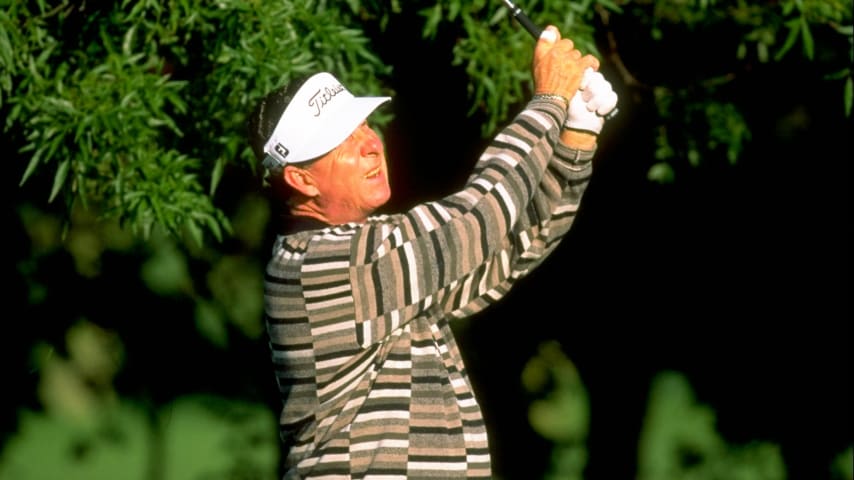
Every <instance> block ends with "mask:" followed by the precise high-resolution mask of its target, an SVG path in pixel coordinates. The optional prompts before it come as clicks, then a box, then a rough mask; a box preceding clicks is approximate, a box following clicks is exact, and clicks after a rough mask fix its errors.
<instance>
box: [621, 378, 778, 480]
mask: <svg viewBox="0 0 854 480" xmlns="http://www.w3.org/2000/svg"><path fill="white" fill-rule="evenodd" d="M637 478H638V480H656V479H661V478H667V479H670V480H683V479H684V480H701V479H702V480H724V479H729V480H783V479H785V478H787V476H786V466H785V463H784V461H783V457H782V454H781V452H780V448H779V446H778V445H776V444H773V443H769V442H754V443H751V444H749V445H734V444H732V443H730V442H727V440H726V439H725V438H723V437H722V436H721V435H720V434H719V433H718V431H717V427H716V415H715V412H714V410H713V409H712V408H711V407H709V406H707V405H701V404H698V403H697V401H696V399H695V398H694V393H693V390H692V388H691V385H690V383H689V381H688V379H687V378H685V376H684V375H682V374H680V373H677V372H668V371H665V372H661V373H659V374H658V375H657V376H656V378H655V379H654V380H653V383H652V385H651V387H650V393H649V400H648V404H647V413H646V417H645V418H644V424H643V430H642V432H641V437H640V441H639V448H638V474H637Z"/></svg>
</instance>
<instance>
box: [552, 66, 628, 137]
mask: <svg viewBox="0 0 854 480" xmlns="http://www.w3.org/2000/svg"><path fill="white" fill-rule="evenodd" d="M616 108H617V94H616V93H614V90H613V89H612V88H611V83H610V82H608V81H607V80H605V77H604V76H603V75H602V74H601V73H599V72H597V71H594V70H593V69H592V68H588V69H587V70H585V71H584V78H582V79H581V86H580V87H578V91H577V92H575V95H573V96H572V100H570V102H569V116H568V117H567V119H566V123H564V126H565V127H566V128H571V129H573V130H584V131H588V132H593V133H595V134H597V135H598V134H599V132H601V131H602V126H603V125H605V119H606V118H609V116H613V114H614V113H616ZM609 114H610V115H609Z"/></svg>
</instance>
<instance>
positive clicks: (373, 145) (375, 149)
mask: <svg viewBox="0 0 854 480" xmlns="http://www.w3.org/2000/svg"><path fill="white" fill-rule="evenodd" d="M360 134H361V135H360V136H361V137H362V138H360V142H359V154H360V155H361V156H363V157H367V156H369V155H379V154H380V152H382V149H383V145H382V142H380V138H379V137H378V136H377V134H376V133H374V131H373V130H371V129H370V128H361V129H360Z"/></svg>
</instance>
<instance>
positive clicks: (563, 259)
mask: <svg viewBox="0 0 854 480" xmlns="http://www.w3.org/2000/svg"><path fill="white" fill-rule="evenodd" d="M397 20H398V21H393V22H390V25H391V27H390V30H389V32H387V35H388V37H387V41H385V42H378V43H381V44H384V45H386V50H384V51H380V54H381V55H382V56H383V58H384V59H386V62H387V63H389V64H391V65H393V66H394V76H393V85H392V86H393V88H395V89H396V92H397V93H396V96H395V98H394V101H393V102H394V103H393V105H394V107H393V108H394V109H395V115H396V117H395V121H394V122H393V123H392V124H391V125H390V127H389V128H388V129H387V131H386V134H385V136H386V140H387V148H388V156H389V158H390V169H391V176H392V182H393V183H392V189H393V192H394V193H393V200H392V202H391V205H390V207H391V208H395V209H396V208H405V207H407V206H409V205H411V204H412V203H414V202H417V201H421V200H426V199H430V198H433V197H435V196H436V195H439V194H444V193H449V192H451V191H453V189H454V188H456V187H459V186H461V185H462V182H463V181H464V179H465V177H466V175H467V174H468V171H469V169H470V168H471V166H472V165H473V163H474V161H475V160H476V157H477V154H478V153H479V152H480V150H481V149H482V148H483V146H484V144H485V143H484V140H483V139H481V138H480V135H479V121H480V119H479V118H478V115H477V114H475V115H473V116H467V114H466V112H467V110H468V105H469V103H468V101H467V98H466V93H465V92H466V90H465V82H466V78H465V77H464V73H463V72H462V70H461V69H459V68H455V67H451V66H450V65H451V58H452V57H451V55H452V54H451V48H452V45H453V42H454V32H444V35H442V34H440V35H439V41H438V42H437V43H436V46H435V47H433V48H429V49H425V48H424V42H423V40H422V39H421V37H420V29H419V28H417V27H416V26H415V25H410V24H408V23H407V21H406V20H407V19H405V18H401V19H397ZM409 20H410V21H412V22H413V23H415V22H414V21H413V20H412V19H409ZM612 27H613V28H614V30H613V31H614V33H615V34H616V35H617V38H618V39H623V40H626V39H632V41H625V42H621V43H620V45H622V46H623V48H624V49H623V50H621V51H620V52H619V53H620V55H621V58H622V60H623V61H624V62H625V63H626V65H627V67H628V68H630V69H632V70H633V71H634V72H635V73H636V74H638V73H640V74H641V75H647V76H648V77H650V78H649V80H652V81H654V80H655V79H656V78H670V77H677V78H680V79H682V80H684V81H685V82H690V81H692V74H694V73H697V72H706V71H708V69H710V68H713V66H714V62H716V61H719V62H722V63H723V62H725V61H727V60H728V59H729V60H731V57H732V56H733V55H734V54H733V52H734V49H733V48H734V47H733V46H732V45H730V44H727V42H726V41H725V40H724V41H719V40H715V41H713V39H710V38H703V37H697V36H693V35H692V34H690V32H676V33H672V35H680V34H681V35H683V38H681V39H677V40H676V41H673V40H674V38H673V37H672V36H671V37H669V40H670V42H669V45H676V46H678V47H677V48H678V50H679V52H669V51H662V50H661V49H659V48H658V47H659V46H658V45H653V44H651V43H650V42H647V43H644V41H643V40H638V38H642V37H638V36H637V35H634V32H632V29H631V26H630V21H629V19H626V20H625V21H623V22H622V23H620V22H619V21H618V22H615V23H613V24H612ZM716 33H720V32H716ZM718 38H724V39H725V38H727V37H726V36H723V37H718ZM443 42H445V43H444V44H443ZM722 44H723V45H722ZM714 46H717V47H718V48H717V49H715V48H714ZM680 52H681V53H680ZM497 54H500V53H497ZM716 55H717V58H716ZM795 62H797V61H795ZM802 63H803V64H802V65H795V66H793V65H792V64H791V63H789V64H786V65H775V64H763V65H753V66H752V67H751V68H750V69H749V70H745V71H743V72H739V78H738V80H739V81H738V82H737V85H736V86H734V87H732V88H731V89H730V92H729V94H730V95H731V97H732V101H733V102H735V103H738V104H739V105H741V106H742V107H743V108H744V109H745V110H744V115H745V116H746V117H747V121H748V123H749V125H750V126H751V130H752V140H751V141H750V142H749V143H748V144H747V146H746V148H745V150H744V152H743V153H742V155H741V157H740V159H739V161H738V163H737V164H736V165H729V164H727V163H725V162H723V163H720V164H714V163H705V164H702V165H700V166H699V167H691V166H688V165H687V160H686V161H684V163H685V165H675V169H676V181H675V182H674V183H672V184H667V185H659V184H656V183H653V182H651V181H650V180H648V179H647V178H646V174H647V171H648V169H649V167H650V166H651V165H652V164H653V163H654V156H653V153H654V148H655V145H654V143H653V139H654V136H655V131H654V130H653V128H654V125H655V124H656V122H657V119H656V117H655V111H654V103H653V98H652V95H651V93H650V92H649V91H645V90H643V89H641V88H629V87H627V86H625V85H623V84H621V79H620V77H619V76H618V75H616V74H615V73H614V70H613V67H614V66H613V65H612V64H610V63H608V61H607V60H606V61H604V62H603V65H602V71H603V72H604V73H605V75H606V77H607V78H608V79H609V80H611V82H612V84H613V86H614V88H615V90H616V91H617V92H618V94H619V95H620V104H619V107H620V113H619V115H618V116H617V117H616V118H615V119H614V120H611V121H609V122H608V123H607V124H606V126H605V128H604V130H603V132H602V135H601V136H600V146H599V151H598V156H597V159H596V169H595V174H594V178H593V181H592V182H591V184H590V186H589V189H588V192H587V194H586V196H585V198H584V201H583V204H582V209H581V211H580V213H579V215H578V218H577V220H576V224H575V226H574V228H573V230H572V231H571V233H570V234H569V235H568V237H567V238H566V240H565V241H564V243H563V244H562V245H561V246H560V247H559V248H558V250H557V251H556V252H555V253H554V254H553V257H552V258H550V259H549V261H547V262H546V263H545V264H544V265H543V266H542V267H541V268H540V269H539V270H538V271H536V272H534V273H533V274H532V275H530V276H529V277H528V278H527V279H525V280H523V281H522V282H520V283H519V285H518V286H517V288H516V289H515V290H514V291H512V292H511V293H510V294H509V295H508V296H507V297H505V298H504V299H503V301H502V302H500V303H499V304H497V305H495V306H493V307H492V308H491V309H488V310H487V311H485V312H483V313H481V314H480V315H478V316H477V317H475V318H473V319H472V320H471V321H470V322H469V324H468V325H466V326H465V328H464V334H463V335H461V338H460V344H461V345H460V346H461V349H462V350H463V354H464V356H465V358H466V361H467V367H468V369H469V372H470V375H471V377H472V379H473V382H474V383H475V386H476V388H477V390H478V394H479V399H480V402H481V404H482V406H483V409H484V414H485V416H486V419H487V422H488V423H489V425H490V429H491V434H492V437H491V438H492V440H491V444H492V448H493V457H494V460H493V462H494V464H495V469H496V472H497V473H498V474H499V475H501V476H502V477H505V478H520V479H521V478H537V473H539V469H541V468H545V466H546V465H547V464H548V449H547V444H546V443H545V442H544V441H543V440H542V439H540V438H539V437H538V436H537V435H536V434H535V433H533V432H532V431H531V429H530V426H529V424H528V422H527V406H528V403H527V400H528V399H527V397H526V394H525V393H524V391H523V390H522V387H521V384H520V381H519V378H520V374H521V371H522V367H523V366H524V363H525V362H526V361H527V359H529V358H530V357H531V356H532V355H533V354H534V353H535V351H536V347H537V344H538V343H539V342H540V341H542V340H544V339H551V338H556V339H558V340H559V341H560V343H561V344H562V346H563V347H564V351H565V352H566V354H567V355H568V356H569V357H570V359H571V360H572V361H573V362H574V363H575V364H576V366H577V367H578V368H579V371H580V374H581V376H582V379H583V381H584V382H585V386H586V388H587V389H588V392H589V395H590V402H591V409H592V410H591V412H592V413H591V430H590V432H591V433H590V442H589V445H588V446H589V454H590V458H589V463H588V469H587V472H586V473H587V475H586V476H587V478H591V479H596V478H632V477H633V476H634V474H635V468H636V458H637V441H638V434H639V430H640V428H641V422H642V419H643V415H644V413H645V410H646V404H645V402H646V398H647V395H648V393H649V387H650V382H651V380H652V378H653V377H654V375H655V374H656V373H658V372H660V371H663V370H675V371H678V372H682V373H684V374H686V375H687V377H688V379H689V381H690V382H691V384H692V386H693V388H694V390H695V393H696V395H697V399H698V401H699V402H701V403H704V404H707V405H709V406H710V407H712V408H713V409H714V410H715V411H716V413H717V427H718V429H719V432H720V433H721V435H722V436H723V437H724V438H725V439H726V440H727V441H729V442H731V443H734V444H748V443H750V442H752V441H768V442H774V443H777V444H779V445H780V446H781V450H782V453H783V455H784V460H785V462H786V464H787V467H788V474H789V477H788V478H791V479H801V478H810V479H817V478H829V475H830V473H829V466H830V464H831V462H832V460H833V458H834V457H835V456H836V455H837V454H838V453H840V452H842V451H843V450H844V449H845V448H847V447H848V446H850V445H851V440H852V437H851V416H850V405H851V389H850V385H851V382H850V378H851V370H850V353H849V352H850V350H849V345H850V338H851V337H850V334H851V327H850V320H849V316H850V303H849V298H850V297H849V291H850V284H849V282H850V276H849V271H850V270H849V258H848V257H849V241H850V239H849V228H848V226H849V210H848V188H849V184H850V183H849V166H848V165H849V162H850V158H851V153H852V151H851V135H852V133H854V130H852V128H851V127H852V123H851V121H850V118H847V119H846V118H845V117H844V115H843V106H842V105H843V102H842V92H841V87H839V88H837V87H838V86H839V83H838V82H837V83H833V84H831V83H829V82H828V81H827V80H825V79H824V78H823V77H822V74H821V73H819V72H816V71H815V70H814V69H812V68H810V67H809V65H808V63H807V62H806V61H803V62H802ZM710 64H712V66H710ZM830 85H833V86H834V87H833V88H830Z"/></svg>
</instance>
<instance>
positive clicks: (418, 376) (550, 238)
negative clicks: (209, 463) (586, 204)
mask: <svg viewBox="0 0 854 480" xmlns="http://www.w3.org/2000/svg"><path fill="white" fill-rule="evenodd" d="M598 66H599V64H598V61H597V60H596V58H594V57H592V56H590V55H586V56H582V55H581V53H580V52H579V51H578V50H576V49H575V48H574V46H573V43H572V42H571V41H570V40H568V39H560V33H559V32H558V31H557V29H556V28H554V27H551V26H550V27H548V28H547V29H546V30H545V33H544V34H543V36H542V37H541V38H540V40H539V41H538V42H537V45H536V48H535V51H534V60H533V68H532V70H533V76H534V86H535V92H536V94H535V95H534V98H533V99H532V100H531V101H530V102H529V103H528V104H527V106H526V107H525V109H524V111H522V112H521V113H520V114H519V115H518V117H517V118H516V119H515V120H514V121H513V122H512V123H511V124H510V125H509V126H507V127H506V128H505V129H504V130H503V131H501V132H500V133H499V134H498V135H497V136H496V137H495V139H494V140H493V141H492V143H491V144H490V145H489V147H488V148H487V149H486V151H485V152H484V153H483V155H482V156H481V158H480V159H479V161H478V163H477V165H476V166H475V169H474V172H473V173H472V175H471V177H470V178H469V180H468V181H467V183H466V185H465V186H464V187H463V189H462V190H460V191H459V192H458V193H456V194H453V195H450V196H448V197H446V198H443V199H440V200H437V201H435V202H429V203H425V204H421V205H417V206H415V207H414V208H412V209H411V210H409V211H407V212H404V213H400V214H395V215H376V214H374V213H373V212H374V211H375V210H376V209H377V208H378V207H380V206H381V205H383V204H384V203H385V202H386V201H387V200H388V199H389V196H390V194H391V190H390V187H389V183H388V176H387V166H386V158H385V152H384V148H383V145H382V143H381V141H380V140H379V138H378V136H377V135H376V133H375V132H374V131H373V130H372V129H371V128H370V127H369V126H368V125H367V123H365V121H364V119H365V118H366V117H368V115H369V114H370V113H371V112H372V111H373V110H374V109H376V108H377V107H379V106H380V105H381V104H383V103H384V102H386V101H387V100H389V99H388V98H387V97H361V98H357V97H354V96H353V95H352V94H350V92H349V91H347V90H346V89H345V88H344V87H343V86H342V85H341V84H340V83H339V82H338V81H337V80H336V79H335V78H334V77H333V76H332V75H330V74H328V73H320V74H317V75H314V76H312V77H310V78H309V79H308V80H306V81H305V82H304V83H301V84H298V85H297V86H298V87H299V88H298V89H296V90H294V89H290V90H286V91H279V92H275V93H274V94H272V95H271V96H268V98H267V99H266V100H265V101H263V102H262V103H261V105H260V106H259V109H257V110H256V112H255V114H254V115H253V117H252V120H251V122H250V141H251V143H252V145H253V149H254V150H255V152H256V155H257V156H258V157H259V159H262V160H263V162H264V165H265V166H266V167H267V168H268V169H269V171H270V173H271V177H272V178H271V182H272V183H273V186H274V188H276V189H278V191H280V192H283V193H282V195H283V197H282V199H283V201H286V204H287V209H288V211H289V222H288V225H287V229H286V231H283V232H282V234H281V235H279V236H278V237H277V240H276V242H275V246H274V249H273V255H272V258H271V259H270V261H269V263H268V265H267V271H266V277H265V314H266V318H265V319H266V322H267V329H268V333H269V337H270V347H271V350H272V359H273V363H274V367H275V372H276V376H277V380H278V384H279V388H280V392H281V396H282V400H283V408H282V411H281V415H280V421H279V423H280V433H281V438H282V441H283V442H284V446H285V449H286V450H285V452H284V455H283V456H284V463H285V465H284V468H285V474H284V478H286V479H291V478H294V479H295V478H384V479H392V478H394V479H416V478H443V479H450V478H488V477H490V476H491V468H490V455H489V448H488V443H487V437H486V428H485V426H484V421H483V418H482V415H481V412H480V408H479V406H478V403H477V401H476V399H475V395H474V392H473V391H472V388H471V384H470V383H469V380H468V377H467V375H466V370H465V367H464V365H463V361H462V359H461V357H460V353H459V350H458V348H457V344H456V343H455V341H454V336H453V334H452V332H451V329H450V327H449V323H448V322H449V321H450V320H453V319H459V318H464V317H467V316H469V315H471V314H473V313H475V312H478V311H480V310H481V309H483V308H484V307H486V306H487V305H489V304H490V303H492V302H494V301H496V300H498V299H499V298H501V297H502V296H503V295H504V294H505V293H507V291H508V290H509V289H510V288H511V286H512V285H513V284H514V282H516V281H517V280H518V279H519V278H522V277H523V276H525V275H526V274H527V273H528V272H530V271H531V270H532V269H533V268H535V267H536V266H537V265H538V264H539V263H540V262H541V261H542V260H543V259H544V258H545V257H546V256H547V255H548V254H549V253H550V252H551V251H552V250H553V249H554V248H555V247H556V246H557V244H558V242H559V241H560V239H561V238H562V237H563V236H564V234H565V233H566V232H567V231H568V230H569V228H570V226H571V225H572V222H573V219H574V217H575V212H576V210H577V208H578V206H579V202H580V200H581V195H582V193H583V192H584V189H585V187H586V185H587V183H588V181H589V178H590V175H591V160H592V157H593V153H594V151H595V148H596V135H597V134H598V133H599V131H600V130H601V128H602V125H603V123H604V119H603V117H602V115H604V114H606V113H608V112H609V111H611V110H613V109H614V107H615V105H616V100H617V99H616V95H615V94H614V93H613V91H612V90H611V87H610V84H609V83H608V82H607V81H605V80H604V78H603V77H602V76H601V74H599V73H597V72H595V70H597V69H598ZM586 70H589V71H588V72H587V74H585V71H586ZM582 80H583V81H582ZM579 88H581V90H579ZM569 99H572V100H571V101H570V100H569ZM284 195H286V196H287V197H286V200H284V198H285V197H284Z"/></svg>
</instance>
